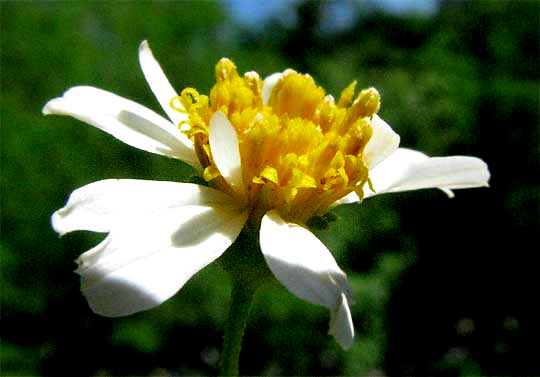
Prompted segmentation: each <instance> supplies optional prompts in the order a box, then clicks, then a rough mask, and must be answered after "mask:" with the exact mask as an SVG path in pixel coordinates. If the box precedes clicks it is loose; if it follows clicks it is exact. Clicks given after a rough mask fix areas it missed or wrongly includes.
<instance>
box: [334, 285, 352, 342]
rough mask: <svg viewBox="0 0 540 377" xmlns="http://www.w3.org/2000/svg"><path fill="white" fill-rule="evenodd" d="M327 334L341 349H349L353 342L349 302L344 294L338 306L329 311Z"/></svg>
mask: <svg viewBox="0 0 540 377" xmlns="http://www.w3.org/2000/svg"><path fill="white" fill-rule="evenodd" d="M329 334H330V335H333V336H334V337H335V338H336V341H337V342H338V343H339V345H340V346H341V347H342V348H343V349H349V348H351V346H352V344H353V340H354V326H353V322H352V317H351V311H350V309H349V302H348V300H347V297H346V296H345V295H344V294H342V295H341V303H340V305H338V306H337V307H336V308H334V309H333V310H332V311H331V318H330V330H329Z"/></svg>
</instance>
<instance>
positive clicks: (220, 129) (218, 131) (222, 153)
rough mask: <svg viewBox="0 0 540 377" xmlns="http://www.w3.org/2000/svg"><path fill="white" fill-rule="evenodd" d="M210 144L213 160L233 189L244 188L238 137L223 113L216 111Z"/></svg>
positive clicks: (210, 133) (211, 128) (213, 117)
mask: <svg viewBox="0 0 540 377" xmlns="http://www.w3.org/2000/svg"><path fill="white" fill-rule="evenodd" d="M208 142H209V144H210V151H211V152H212V158H213V159H214V162H215V163H216V166H217V168H218V170H219V172H220V173H221V175H222V176H223V178H225V180H226V181H227V182H228V183H229V184H230V185H231V186H233V187H237V188H239V187H242V182H243V179H242V170H241V166H242V164H241V160H240V149H239V145H238V136H237V135H236V131H235V130H234V128H233V126H232V124H231V123H230V122H229V120H228V119H227V116H226V115H225V114H223V113H222V112H221V111H216V112H215V113H214V115H213V116H212V119H211V120H210V131H209V136H208Z"/></svg>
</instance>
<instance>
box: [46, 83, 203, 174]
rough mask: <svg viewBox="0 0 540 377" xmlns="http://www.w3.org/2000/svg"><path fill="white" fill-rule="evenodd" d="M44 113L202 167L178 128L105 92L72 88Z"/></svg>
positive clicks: (139, 107) (51, 101) (133, 145)
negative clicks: (64, 116)
mask: <svg viewBox="0 0 540 377" xmlns="http://www.w3.org/2000/svg"><path fill="white" fill-rule="evenodd" d="M43 113H44V114H46V115H48V114H56V115H69V116H72V117H74V118H76V119H78V120H80V121H82V122H85V123H88V124H90V125H92V126H94V127H97V128H99V129H100V130H102V131H105V132H107V133H108V134H110V135H112V136H114V137H115V138H117V139H118V140H120V141H123V142H124V143H126V144H129V145H131V146H132V147H135V148H138V149H142V150H144V151H148V152H152V153H157V154H160V155H164V156H168V157H174V158H177V159H180V160H183V161H185V162H187V163H189V164H191V165H193V166H199V162H198V159H197V156H196V154H195V151H194V149H193V143H191V141H190V140H189V139H188V138H187V137H186V136H185V135H184V134H182V133H181V132H180V131H179V130H178V128H177V127H176V126H174V125H173V124H172V123H171V122H169V121H168V120H166V119H165V118H163V117H162V116H160V115H158V114H156V113H155V112H153V111H152V110H150V109H148V108H146V107H144V106H142V105H139V104H138V103H135V102H133V101H130V100H128V99H125V98H122V97H120V96H117V95H116V94H113V93H110V92H107V91H105V90H102V89H98V88H94V87H90V86H77V87H73V88H71V89H69V90H68V91H66V92H65V93H64V95H63V96H62V97H58V98H54V99H52V100H50V101H49V102H47V103H46V104H45V106H44V107H43Z"/></svg>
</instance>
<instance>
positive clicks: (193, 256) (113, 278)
mask: <svg viewBox="0 0 540 377" xmlns="http://www.w3.org/2000/svg"><path fill="white" fill-rule="evenodd" d="M246 217H247V214H246V213H244V212H238V211H234V210H232V209H231V208H224V207H219V206H215V207H206V206H184V207H179V208H173V209H167V210H163V211H158V212H154V213H151V214H143V215H142V216H138V217H134V218H132V219H131V220H126V222H124V223H122V224H115V227H114V228H113V229H112V231H111V232H110V233H109V235H108V236H107V238H106V239H105V240H104V241H103V242H101V243H100V244H99V245H97V246H96V247H94V248H93V249H91V250H89V251H87V252H86V253H84V254H83V255H81V257H80V258H79V260H78V263H79V268H78V269H77V271H76V272H77V273H78V274H80V275H81V289H82V292H83V294H84V295H85V297H86V299H87V301H88V303H89V305H90V307H91V308H92V310H94V312H96V313H98V314H101V315H104V316H108V317H118V316H125V315H129V314H132V313H136V312H139V311H142V310H147V309H150V308H152V307H154V306H157V305H159V304H161V303H162V302H163V301H165V300H167V299H168V298H169V297H171V296H172V295H174V294H175V293H176V292H177V291H178V290H179V289H180V288H182V286H183V285H184V284H185V283H186V282H187V281H188V280H189V279H190V278H191V277H192V276H193V275H194V274H195V273H196V272H198V271H199V270H200V269H202V268H204V267H205V266H206V265H208V264H209V263H211V262H212V261H214V260H215V259H216V258H218V257H219V256H220V255H221V254H223V252H224V251H225V250H226V249H227V248H228V247H229V246H230V245H231V244H232V243H233V242H234V240H235V239H236V237H237V236H238V234H239V233H240V231H241V229H242V227H243V225H244V223H245V221H246Z"/></svg>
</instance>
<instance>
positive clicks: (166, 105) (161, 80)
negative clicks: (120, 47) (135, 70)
mask: <svg viewBox="0 0 540 377" xmlns="http://www.w3.org/2000/svg"><path fill="white" fill-rule="evenodd" d="M139 64H140V65H141V69H142V71H143V74H144V77H145V78H146V81H147V82H148V85H149V86H150V89H152V92H153V93H154V95H155V96H156V98H157V100H158V102H159V104H160V105H161V107H162V108H163V110H164V111H165V113H166V114H167V115H168V116H169V118H170V119H171V120H172V122H173V123H174V124H175V125H176V126H178V125H179V124H180V123H182V122H184V121H186V120H187V119H188V116H187V113H182V112H179V111H177V110H175V109H173V108H172V107H171V100H172V99H173V98H174V97H176V96H177V95H178V94H177V93H176V91H175V90H174V88H173V87H172V85H171V83H170V82H169V80H168V79H167V76H166V75H165V73H164V72H163V69H162V68H161V66H160V65H159V63H158V61H157V60H156V58H155V57H154V54H153V53H152V50H150V46H149V45H148V42H147V41H142V42H141V44H140V45H139ZM175 104H176V106H181V104H180V103H177V102H175Z"/></svg>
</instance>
